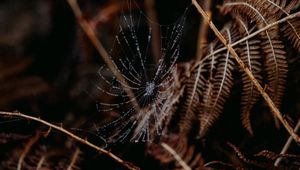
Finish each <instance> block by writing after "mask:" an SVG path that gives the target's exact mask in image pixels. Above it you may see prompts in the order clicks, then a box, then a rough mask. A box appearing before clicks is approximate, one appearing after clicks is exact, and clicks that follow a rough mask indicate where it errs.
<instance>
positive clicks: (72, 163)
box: [67, 148, 80, 170]
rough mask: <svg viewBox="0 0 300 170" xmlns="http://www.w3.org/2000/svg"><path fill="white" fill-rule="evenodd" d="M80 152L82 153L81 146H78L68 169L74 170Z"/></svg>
mask: <svg viewBox="0 0 300 170" xmlns="http://www.w3.org/2000/svg"><path fill="white" fill-rule="evenodd" d="M79 154H80V149H79V148H76V150H75V152H74V153H73V156H72V159H71V162H70V164H69V166H68V168H67V170H72V169H73V167H74V165H75V164H76V161H77V159H78V157H79Z"/></svg>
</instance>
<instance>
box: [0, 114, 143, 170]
mask: <svg viewBox="0 0 300 170" xmlns="http://www.w3.org/2000/svg"><path fill="white" fill-rule="evenodd" d="M0 115H5V116H11V117H21V118H25V119H28V120H32V121H36V122H39V123H41V124H44V125H46V126H48V127H51V128H52V129H55V130H57V131H59V132H62V133H64V134H65V135H67V136H69V137H70V138H73V139H74V140H76V141H78V142H80V143H82V144H85V145H87V146H89V147H91V148H93V149H95V150H97V151H99V152H101V153H103V154H105V155H107V156H108V157H110V158H112V159H113V160H115V161H116V162H118V163H120V164H122V165H123V166H124V167H126V168H128V169H131V170H139V169H140V168H138V167H136V166H135V165H133V164H132V163H130V162H127V161H124V160H122V159H121V158H119V157H117V156H116V155H114V154H113V153H111V152H109V151H107V150H105V149H102V148H100V147H98V146H96V145H94V144H92V143H90V142H89V141H87V140H86V139H82V138H80V137H78V136H77V135H75V134H73V133H72V132H69V131H68V130H66V129H64V128H63V127H61V126H57V125H54V124H52V123H49V122H47V121H45V120H42V119H40V118H37V117H33V116H29V115H25V114H22V113H19V112H16V113H14V112H0Z"/></svg>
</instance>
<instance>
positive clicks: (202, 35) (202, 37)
mask: <svg viewBox="0 0 300 170" xmlns="http://www.w3.org/2000/svg"><path fill="white" fill-rule="evenodd" d="M203 3H204V4H203V8H204V10H205V13H207V15H208V16H209V17H211V11H210V7H211V0H205V1H203ZM208 27H209V26H208V24H207V22H205V21H203V20H202V21H201V23H200V26H199V33H198V42H197V51H196V58H197V59H201V58H202V57H203V49H204V46H205V45H206V44H207V32H208Z"/></svg>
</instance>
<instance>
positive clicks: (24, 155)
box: [17, 133, 40, 170]
mask: <svg viewBox="0 0 300 170" xmlns="http://www.w3.org/2000/svg"><path fill="white" fill-rule="evenodd" d="M39 138H40V133H37V134H36V135H35V136H34V137H33V138H30V140H29V141H28V143H26V145H25V149H24V151H23V152H22V154H21V156H20V158H19V161H18V166H17V170H21V169H22V164H23V161H24V159H25V157H26V155H27V153H28V152H29V151H30V148H31V147H32V145H34V144H35V143H36V142H37V141H38V140H39Z"/></svg>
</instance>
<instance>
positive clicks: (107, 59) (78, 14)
mask: <svg viewBox="0 0 300 170" xmlns="http://www.w3.org/2000/svg"><path fill="white" fill-rule="evenodd" d="M67 2H68V3H69V5H70V7H71V9H72V10H73V12H74V15H75V17H76V18H77V20H78V23H79V25H80V26H81V28H82V29H83V31H84V32H85V34H86V35H87V37H88V38H89V39H90V41H91V43H92V44H93V45H94V47H95V48H96V50H97V51H98V53H99V54H100V56H101V57H102V59H103V60H104V62H105V63H106V64H107V66H108V68H109V69H110V70H111V71H112V73H113V74H114V75H115V76H116V78H117V79H118V80H119V81H120V82H121V84H123V85H124V87H125V88H124V90H125V92H126V93H127V95H128V97H129V98H130V99H131V100H130V101H132V104H133V106H135V109H136V111H137V112H138V111H139V110H140V108H139V104H138V102H137V101H136V98H135V97H134V93H133V92H132V91H131V89H129V88H126V87H129V85H128V83H127V81H126V80H125V79H124V77H123V76H122V74H121V73H120V72H118V69H117V68H116V66H115V65H114V64H113V62H112V61H111V60H112V59H111V58H110V56H109V54H108V53H107V51H106V50H105V48H104V47H103V45H102V43H101V42H100V41H99V39H98V38H97V36H96V33H95V31H94V30H93V29H92V27H91V26H90V25H89V23H88V22H87V21H86V20H85V19H84V17H83V15H82V11H81V9H80V7H79V5H78V3H77V1H76V0H67Z"/></svg>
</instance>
